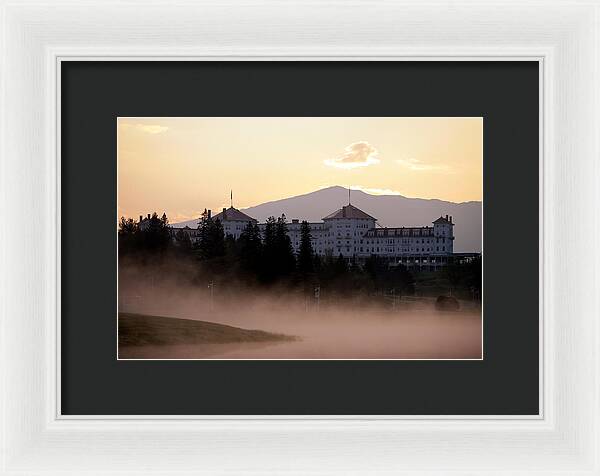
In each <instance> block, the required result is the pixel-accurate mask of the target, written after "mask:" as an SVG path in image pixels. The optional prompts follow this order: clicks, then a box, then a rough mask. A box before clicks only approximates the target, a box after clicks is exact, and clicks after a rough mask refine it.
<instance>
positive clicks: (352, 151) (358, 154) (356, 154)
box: [323, 141, 380, 169]
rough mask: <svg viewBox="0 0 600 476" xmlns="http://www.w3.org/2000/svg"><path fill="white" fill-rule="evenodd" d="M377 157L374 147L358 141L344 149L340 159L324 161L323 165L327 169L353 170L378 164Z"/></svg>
mask: <svg viewBox="0 0 600 476" xmlns="http://www.w3.org/2000/svg"><path fill="white" fill-rule="evenodd" d="M377 156H378V152H377V149H376V148H375V147H373V146H372V145H371V144H369V143H368V142H366V141H359V142H354V143H352V144H350V145H349V146H348V147H346V148H345V149H344V153H343V155H341V156H340V157H337V158H335V159H327V160H324V161H323V163H324V164H325V165H327V166H329V167H337V168H340V169H355V168H357V167H368V166H369V165H375V164H378V163H379V162H380V161H379V159H378V158H377Z"/></svg>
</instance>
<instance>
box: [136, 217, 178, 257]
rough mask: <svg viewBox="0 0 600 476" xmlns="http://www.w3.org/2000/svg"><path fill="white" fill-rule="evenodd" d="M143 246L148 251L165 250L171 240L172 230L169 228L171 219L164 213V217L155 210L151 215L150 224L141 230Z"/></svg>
mask: <svg viewBox="0 0 600 476" xmlns="http://www.w3.org/2000/svg"><path fill="white" fill-rule="evenodd" d="M140 232H141V235H142V240H141V241H142V246H143V248H145V249H146V250H148V251H151V252H156V251H164V250H165V249H166V248H167V247H168V246H169V244H170V242H171V231H170V230H169V220H168V219H167V215H166V214H165V213H163V216H162V218H159V217H158V214H157V213H156V212H154V213H153V214H152V216H151V217H150V220H149V222H148V225H147V226H146V227H145V228H144V229H143V230H141V229H140Z"/></svg>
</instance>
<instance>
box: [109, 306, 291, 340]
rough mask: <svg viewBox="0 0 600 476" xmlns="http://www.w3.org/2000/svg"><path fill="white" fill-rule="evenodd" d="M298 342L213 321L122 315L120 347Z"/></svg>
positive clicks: (120, 317)
mask: <svg viewBox="0 0 600 476" xmlns="http://www.w3.org/2000/svg"><path fill="white" fill-rule="evenodd" d="M290 340H295V338H294V337H292V336H287V335H284V334H272V333H270V332H265V331H258V330H248V329H240V328H239V327H233V326H226V325H223V324H215V323H213V322H205V321H194V320H190V319H177V318H174V317H163V316H149V315H145V314H130V313H126V312H120V313H119V345H120V346H130V345H131V346H140V345H161V344H227V343H233V342H269V341H290Z"/></svg>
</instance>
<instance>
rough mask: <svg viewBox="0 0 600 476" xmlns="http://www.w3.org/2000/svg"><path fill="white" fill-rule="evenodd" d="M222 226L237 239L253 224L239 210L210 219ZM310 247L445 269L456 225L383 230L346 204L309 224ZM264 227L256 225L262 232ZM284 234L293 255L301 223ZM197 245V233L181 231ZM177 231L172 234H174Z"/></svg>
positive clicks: (445, 221)
mask: <svg viewBox="0 0 600 476" xmlns="http://www.w3.org/2000/svg"><path fill="white" fill-rule="evenodd" d="M212 218H213V219H219V220H220V221H221V223H222V224H223V229H224V232H225V235H231V236H233V237H234V238H236V239H238V238H239V237H240V235H241V233H242V232H243V230H244V228H246V226H247V225H248V223H249V222H254V223H256V222H257V220H255V219H254V218H252V217H250V216H248V215H246V214H245V213H243V212H241V211H240V210H238V209H236V208H234V207H230V208H227V209H225V208H224V209H223V210H222V212H221V213H218V214H217V215H214V216H213V217H212ZM309 225H310V231H311V237H312V247H313V250H314V252H315V253H316V254H318V255H320V256H327V255H331V256H333V257H338V256H339V255H342V256H343V257H344V258H347V259H349V260H351V259H357V260H359V261H364V259H366V258H368V257H370V256H371V255H375V256H379V257H383V258H387V259H388V260H389V261H390V262H392V263H396V264H400V263H402V264H406V265H408V266H412V265H417V266H432V267H437V266H443V265H445V264H447V263H448V261H449V258H451V257H453V255H454V252H453V250H454V244H453V243H454V231H453V228H454V223H452V217H448V215H446V216H445V217H443V216H440V217H439V218H437V219H436V220H435V221H433V222H432V225H433V226H421V227H400V228H385V227H378V225H377V219H376V218H375V217H372V216H371V215H369V214H367V213H365V212H364V211H362V210H360V209H359V208H357V207H355V206H354V205H351V204H348V205H345V206H343V207H342V208H340V209H339V210H336V211H335V212H333V213H331V214H329V215H327V216H326V217H324V218H323V221H321V222H316V223H309ZM265 226H266V224H264V223H261V224H259V228H260V230H261V231H263V230H264V228H265ZM287 226H288V235H289V237H290V240H291V242H292V246H293V248H294V251H295V252H296V253H297V252H298V250H299V248H300V227H301V223H300V220H299V219H292V220H291V222H288V224H287ZM182 229H183V230H185V231H186V232H188V234H189V235H190V238H191V239H192V242H194V241H197V240H198V238H199V236H198V231H197V230H195V229H192V228H189V227H186V228H182ZM178 230H179V229H177V228H175V229H173V231H174V232H176V231H178Z"/></svg>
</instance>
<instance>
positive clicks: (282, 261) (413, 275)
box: [118, 211, 482, 300]
mask: <svg viewBox="0 0 600 476" xmlns="http://www.w3.org/2000/svg"><path fill="white" fill-rule="evenodd" d="M195 232H196V233H197V234H198V239H197V240H194V241H192V240H191V239H190V235H189V234H188V232H186V231H185V230H183V229H179V230H177V231H176V232H174V230H173V229H172V228H170V227H169V220H168V218H167V216H166V214H164V213H163V215H162V216H159V215H158V214H157V213H153V214H152V215H151V216H150V217H149V218H147V219H144V221H143V225H142V224H141V223H139V222H136V221H134V220H133V219H131V218H129V219H126V218H124V217H122V218H121V220H120V222H119V240H118V245H119V247H118V250H119V262H120V263H121V262H124V263H131V262H134V263H135V264H136V265H143V266H149V267H150V266H153V267H154V269H158V267H160V269H161V270H162V271H161V273H163V274H170V275H173V276H177V277H178V279H183V280H188V281H191V282H193V283H196V284H199V285H205V284H206V283H207V282H213V283H216V284H218V285H220V286H221V287H222V288H223V286H224V287H227V288H230V289H235V288H238V287H251V286H263V287H264V286H266V287H268V286H274V285H276V286H287V287H293V288H296V289H303V290H304V292H306V293H311V292H313V291H314V289H315V287H317V286H318V287H320V288H321V289H322V290H327V291H328V293H329V295H333V296H335V295H338V296H342V295H344V294H345V295H349V294H351V295H353V296H357V295H361V294H365V295H373V294H374V293H375V294H377V293H380V294H383V293H388V292H393V293H394V294H395V295H412V294H414V293H415V290H417V291H418V293H419V294H421V293H423V292H425V293H426V295H428V294H431V293H432V292H433V293H434V294H436V295H437V294H439V293H443V292H450V293H451V294H456V295H457V296H461V297H463V298H465V299H467V298H470V297H473V298H474V299H478V300H479V299H481V270H482V268H481V259H480V258H478V259H475V260H473V261H472V262H470V263H467V264H449V265H448V266H446V267H445V268H444V269H443V270H442V271H439V272H437V273H427V272H424V271H419V270H415V271H414V272H413V271H411V270H409V269H408V268H406V267H405V266H403V265H395V266H390V265H389V262H388V260H386V259H383V258H381V257H378V256H375V255H372V256H370V257H369V258H367V259H366V260H364V261H362V262H361V263H358V262H357V261H356V260H355V259H350V260H348V259H347V258H344V257H343V256H342V255H341V254H340V255H338V256H337V257H336V256H333V254H326V255H325V256H320V255H318V254H316V253H315V252H314V249H313V246H312V235H311V228H310V224H309V223H308V222H306V221H303V222H302V223H301V225H300V242H299V246H298V252H297V253H294V248H293V246H292V242H291V240H290V237H289V235H288V225H287V221H286V217H285V215H282V216H280V217H278V218H275V217H269V218H268V219H267V222H266V224H265V226H264V229H263V230H262V232H261V230H260V228H259V226H258V224H257V223H255V222H248V224H247V225H246V227H245V228H244V230H243V231H242V233H241V234H240V237H239V238H238V239H237V240H236V239H235V238H234V237H232V236H231V235H226V234H225V232H224V229H223V224H222V223H221V221H220V220H219V219H215V218H213V217H210V216H208V214H207V213H206V211H205V213H203V215H202V217H201V218H200V220H199V223H198V229H197V230H195ZM173 233H174V234H173ZM428 290H429V291H428ZM444 290H446V291H444Z"/></svg>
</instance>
